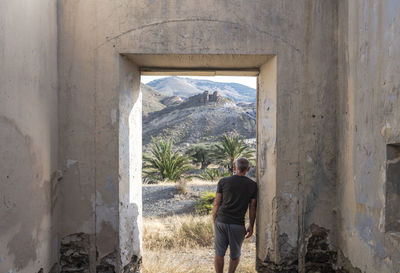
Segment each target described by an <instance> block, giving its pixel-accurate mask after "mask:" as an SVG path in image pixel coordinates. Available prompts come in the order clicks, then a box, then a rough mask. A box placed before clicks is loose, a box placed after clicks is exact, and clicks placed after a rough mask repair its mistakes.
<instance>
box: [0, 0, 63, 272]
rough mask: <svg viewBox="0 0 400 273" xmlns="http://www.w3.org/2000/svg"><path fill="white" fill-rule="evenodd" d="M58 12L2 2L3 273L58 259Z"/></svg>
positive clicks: (41, 0)
mask: <svg viewBox="0 0 400 273" xmlns="http://www.w3.org/2000/svg"><path fill="white" fill-rule="evenodd" d="M56 15H57V11H56V1H55V0H38V1H20V0H10V1H8V0H7V1H0V98H1V99H0V200H1V202H0V231H1V232H0V272H21V273H25V272H26V273H32V272H39V271H40V270H43V271H40V272H44V273H47V272H50V271H51V270H52V267H53V265H54V264H55V263H56V262H57V260H58V255H57V252H58V246H57V245H58V241H57V232H56V229H57V211H58V207H57V198H58V197H59V195H58V182H57V176H58V174H57V156H58V155H57V150H58V123H57V105H58V101H57V99H58V97H57V19H56ZM54 268H55V267H53V269H54Z"/></svg>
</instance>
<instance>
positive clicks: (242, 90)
mask: <svg viewBox="0 0 400 273" xmlns="http://www.w3.org/2000/svg"><path fill="white" fill-rule="evenodd" d="M147 85H149V86H151V87H152V88H154V89H156V90H157V91H158V92H160V93H161V94H163V95H164V96H179V97H180V98H182V99H187V98H189V97H190V96H193V95H195V94H198V93H202V92H204V91H209V92H214V91H218V92H219V94H220V95H221V96H223V97H227V98H230V99H232V100H233V101H234V102H246V103H253V102H255V101H256V93H257V92H256V89H254V88H251V87H248V86H245V85H242V84H239V83H224V82H214V81H209V80H196V79H190V78H181V77H165V78H162V79H158V80H154V81H151V82H149V83H147Z"/></svg>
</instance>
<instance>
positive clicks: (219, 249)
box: [214, 222, 246, 259]
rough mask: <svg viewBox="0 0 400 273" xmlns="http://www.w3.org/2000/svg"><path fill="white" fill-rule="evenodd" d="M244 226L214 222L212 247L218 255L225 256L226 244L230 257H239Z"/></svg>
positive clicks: (244, 232) (244, 233)
mask: <svg viewBox="0 0 400 273" xmlns="http://www.w3.org/2000/svg"><path fill="white" fill-rule="evenodd" d="M245 235H246V228H245V227H244V226H243V225H234V224H224V223H220V222H215V225H214V238H215V239H214V249H215V254H217V255H218V256H222V257H223V256H225V252H226V249H227V248H228V245H229V247H230V255H229V256H230V257H231V259H236V258H239V257H240V254H241V252H242V244H243V240H244V236H245Z"/></svg>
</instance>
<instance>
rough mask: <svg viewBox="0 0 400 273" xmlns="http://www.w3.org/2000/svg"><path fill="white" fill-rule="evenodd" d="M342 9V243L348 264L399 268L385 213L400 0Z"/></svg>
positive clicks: (395, 130)
mask: <svg viewBox="0 0 400 273" xmlns="http://www.w3.org/2000/svg"><path fill="white" fill-rule="evenodd" d="M339 10H340V13H341V16H340V17H341V18H344V20H342V21H341V22H340V24H339V50H340V51H339V52H340V53H341V55H340V58H339V83H340V86H339V100H338V102H339V103H338V107H339V108H338V143H339V147H338V192H337V193H338V206H339V209H340V217H339V220H340V221H339V230H340V236H339V246H340V249H341V250H342V251H343V256H344V257H345V258H344V259H343V262H344V263H345V264H346V263H347V265H348V267H349V268H353V269H354V268H358V270H360V271H361V272H399V270H400V252H399V247H400V238H399V236H396V235H395V234H391V233H390V232H388V231H387V230H385V222H386V221H387V220H388V219H386V218H385V212H386V198H387V196H386V190H388V189H389V188H388V187H387V184H386V181H387V177H386V170H387V165H388V164H389V163H390V162H388V161H386V145H387V144H390V143H398V142H399V141H400V120H399V117H400V99H399V98H400V78H399V75H400V66H399V63H400V50H399V44H400V21H399V16H398V15H399V13H400V2H399V1H396V0H392V1H341V5H340V9H339ZM346 18H348V20H346ZM398 182H399V181H397V183H398ZM399 206H400V204H397V209H398V208H399Z"/></svg>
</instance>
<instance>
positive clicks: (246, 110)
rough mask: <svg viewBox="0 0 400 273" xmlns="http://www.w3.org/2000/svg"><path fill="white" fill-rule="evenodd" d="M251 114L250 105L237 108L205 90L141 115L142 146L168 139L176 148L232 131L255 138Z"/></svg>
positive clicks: (230, 101) (252, 107)
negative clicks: (158, 138)
mask: <svg viewBox="0 0 400 273" xmlns="http://www.w3.org/2000/svg"><path fill="white" fill-rule="evenodd" d="M255 114H256V110H255V107H254V106H253V105H252V104H245V105H244V106H243V107H240V106H237V105H236V104H235V102H234V101H233V100H232V99H230V98H224V97H222V96H221V95H220V94H219V92H214V93H212V94H211V93H209V92H207V91H205V92H203V93H201V94H197V95H194V96H191V97H189V98H187V99H186V100H185V101H183V102H181V103H176V104H174V105H171V106H166V107H165V108H163V109H161V110H159V111H156V112H152V113H149V114H148V115H147V116H144V117H143V144H144V145H147V144H148V143H150V141H151V137H156V138H157V137H166V138H172V139H173V140H174V143H175V144H178V145H182V144H185V143H198V142H209V141H216V140H218V138H219V137H220V136H221V135H222V134H224V133H232V132H234V131H236V132H237V133H238V134H239V135H240V136H241V137H242V138H255V135H256V131H255V128H256V120H255Z"/></svg>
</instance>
